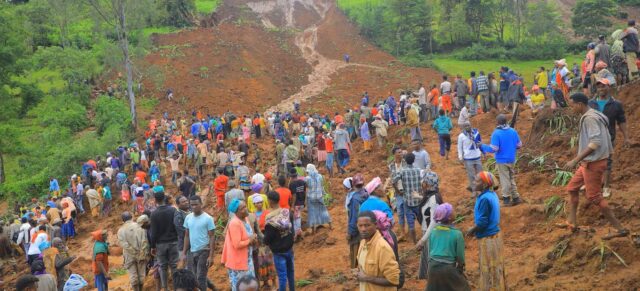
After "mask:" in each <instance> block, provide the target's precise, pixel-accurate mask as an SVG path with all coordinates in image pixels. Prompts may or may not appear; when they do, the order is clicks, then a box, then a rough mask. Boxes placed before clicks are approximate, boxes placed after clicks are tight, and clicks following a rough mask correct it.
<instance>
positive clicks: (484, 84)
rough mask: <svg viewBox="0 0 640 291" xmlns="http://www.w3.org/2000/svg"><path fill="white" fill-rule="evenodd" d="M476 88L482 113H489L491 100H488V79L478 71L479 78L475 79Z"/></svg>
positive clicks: (482, 72)
mask: <svg viewBox="0 0 640 291" xmlns="http://www.w3.org/2000/svg"><path fill="white" fill-rule="evenodd" d="M476 84H477V87H478V96H480V107H481V108H482V112H483V113H487V112H489V110H490V109H491V102H490V101H491V100H490V98H489V79H487V76H485V75H484V71H480V76H478V78H477V79H476Z"/></svg>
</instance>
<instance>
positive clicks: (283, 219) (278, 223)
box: [265, 208, 291, 237]
mask: <svg viewBox="0 0 640 291" xmlns="http://www.w3.org/2000/svg"><path fill="white" fill-rule="evenodd" d="M265 222H266V223H267V224H269V225H271V226H273V227H275V228H276V229H278V230H279V231H280V236H281V237H284V236H286V235H288V234H289V232H290V231H291V219H289V209H286V208H278V209H276V210H274V211H271V212H269V213H268V214H267V216H266V218H265Z"/></svg>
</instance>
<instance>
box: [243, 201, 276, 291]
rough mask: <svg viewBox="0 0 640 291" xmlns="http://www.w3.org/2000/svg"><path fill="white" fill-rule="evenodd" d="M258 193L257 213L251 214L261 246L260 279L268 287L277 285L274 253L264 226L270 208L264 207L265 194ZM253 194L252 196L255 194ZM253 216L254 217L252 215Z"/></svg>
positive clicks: (258, 252) (254, 202)
mask: <svg viewBox="0 0 640 291" xmlns="http://www.w3.org/2000/svg"><path fill="white" fill-rule="evenodd" d="M254 195H257V196H255V197H254V198H253V204H254V205H255V207H256V209H255V213H253V214H250V215H249V216H250V219H249V220H250V221H251V220H253V221H252V224H251V225H253V226H254V230H255V232H256V234H257V235H258V242H259V246H258V251H257V261H258V267H257V268H256V269H257V270H258V271H257V272H258V274H257V275H258V280H260V282H262V286H265V287H267V289H268V288H269V287H270V286H275V285H276V268H275V266H274V265H273V254H272V253H271V250H270V249H269V247H268V246H267V245H266V244H265V243H264V241H263V240H264V235H263V232H264V227H265V222H266V217H267V215H269V210H266V209H265V208H264V204H265V203H264V202H266V201H264V199H263V195H261V194H254ZM254 195H252V196H254ZM251 216H253V217H251ZM269 283H271V285H269Z"/></svg>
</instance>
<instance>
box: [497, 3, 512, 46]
mask: <svg viewBox="0 0 640 291" xmlns="http://www.w3.org/2000/svg"><path fill="white" fill-rule="evenodd" d="M514 3H515V1H513V0H496V2H495V3H493V16H494V17H493V18H494V21H493V29H494V31H495V33H496V35H497V36H498V41H499V42H501V43H503V42H504V31H505V28H506V27H507V24H508V23H509V22H511V21H512V20H513V19H514V17H513V15H514V11H515V6H514Z"/></svg>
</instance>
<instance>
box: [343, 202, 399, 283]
mask: <svg viewBox="0 0 640 291" xmlns="http://www.w3.org/2000/svg"><path fill="white" fill-rule="evenodd" d="M358 232H360V237H361V238H362V240H361V241H360V247H359V248H358V269H357V271H355V270H354V273H356V279H357V280H358V282H359V283H360V290H364V291H395V290H397V289H398V285H399V284H400V265H399V264H398V261H397V260H396V256H395V254H394V253H393V249H392V248H391V245H390V243H389V242H388V241H387V240H386V239H385V238H384V237H383V236H382V234H380V232H379V231H378V229H377V224H376V215H375V214H374V213H373V212H372V211H363V212H360V214H359V215H358Z"/></svg>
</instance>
